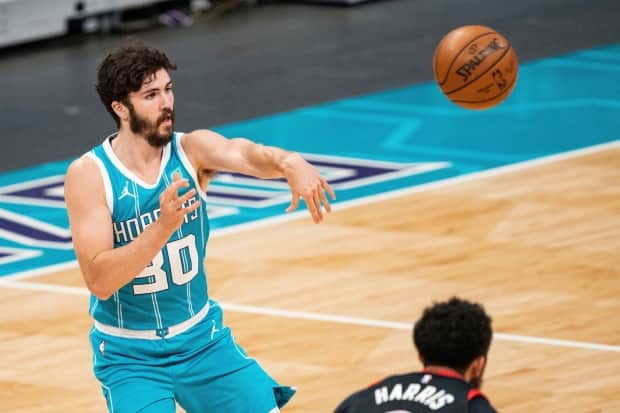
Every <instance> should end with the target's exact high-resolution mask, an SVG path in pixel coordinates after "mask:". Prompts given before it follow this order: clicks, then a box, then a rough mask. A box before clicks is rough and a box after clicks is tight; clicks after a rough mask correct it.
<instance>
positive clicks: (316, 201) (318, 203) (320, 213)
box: [312, 191, 323, 221]
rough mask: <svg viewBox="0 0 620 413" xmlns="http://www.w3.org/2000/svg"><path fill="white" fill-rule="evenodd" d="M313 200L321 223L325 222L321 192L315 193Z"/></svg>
mask: <svg viewBox="0 0 620 413" xmlns="http://www.w3.org/2000/svg"><path fill="white" fill-rule="evenodd" d="M312 200H313V201H314V207H315V208H316V214H317V216H318V218H319V221H323V211H322V210H321V197H320V196H319V191H314V193H313V194H312Z"/></svg>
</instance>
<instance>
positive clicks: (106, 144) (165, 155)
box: [102, 135, 170, 189]
mask: <svg viewBox="0 0 620 413" xmlns="http://www.w3.org/2000/svg"><path fill="white" fill-rule="evenodd" d="M114 136H115V135H112V136H108V137H107V138H105V140H104V141H103V144H102V146H103V150H104V151H105V153H106V155H108V158H109V159H110V162H112V164H113V165H114V166H115V167H116V169H118V170H119V171H120V172H121V173H122V174H123V175H125V177H126V178H128V179H130V180H132V181H134V182H135V183H137V184H139V185H140V186H141V187H143V188H145V189H153V188H156V187H157V185H158V184H159V181H160V180H161V176H162V174H163V173H164V170H165V169H166V165H167V164H168V160H169V159H170V143H168V144H167V145H166V146H164V148H163V152H162V155H161V164H160V165H159V176H158V177H157V180H156V181H155V183H153V184H148V183H146V182H144V181H143V180H142V179H140V178H139V177H138V176H137V175H136V174H134V173H133V172H131V171H130V170H129V169H128V168H127V167H126V166H125V165H123V163H122V162H121V160H120V159H118V157H117V156H116V154H115V153H114V150H113V149H112V145H111V144H110V140H111V139H112V138H113V137H114Z"/></svg>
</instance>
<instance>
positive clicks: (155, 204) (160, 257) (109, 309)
mask: <svg viewBox="0 0 620 413" xmlns="http://www.w3.org/2000/svg"><path fill="white" fill-rule="evenodd" d="M114 136H115V135H112V136H110V137H108V138H106V139H105V141H104V142H103V143H102V144H101V145H99V146H97V147H95V148H93V149H92V151H90V152H89V153H87V156H90V157H91V158H92V159H93V160H94V161H95V162H96V164H97V165H98V167H99V170H100V172H101V175H102V177H103V182H104V187H105V193H106V202H107V204H108V208H109V209H110V212H111V214H112V227H113V228H112V230H113V236H114V247H115V248H117V247H121V246H123V245H126V244H128V243H130V242H131V241H133V240H134V239H135V238H136V237H138V235H140V233H141V232H142V231H143V230H144V229H145V228H146V227H148V225H150V224H152V223H153V222H155V221H156V220H157V218H158V217H159V212H160V209H159V196H160V194H161V193H162V192H163V191H164V189H165V188H166V187H167V186H168V185H170V183H171V182H172V177H173V175H174V174H175V173H179V174H180V177H181V178H186V179H187V180H188V181H189V184H190V186H189V187H188V188H182V190H181V191H179V193H180V194H182V193H185V192H186V191H188V190H190V189H191V188H195V189H196V196H194V197H192V199H190V200H188V202H187V204H186V205H184V206H188V205H189V204H191V203H194V202H197V201H198V200H199V199H198V197H200V198H202V202H201V206H200V207H199V208H198V209H196V210H195V211H194V212H192V213H190V214H187V215H186V216H185V220H184V222H183V224H182V225H181V227H180V228H179V229H178V230H177V231H175V232H174V234H173V235H172V236H171V237H170V239H169V240H168V242H167V243H166V245H165V246H164V247H163V248H162V249H161V251H159V253H157V255H156V256H155V257H154V258H153V260H152V261H151V263H150V265H149V266H147V267H146V268H145V269H144V270H143V271H142V272H141V273H140V274H137V275H136V277H135V278H134V279H133V280H132V281H131V282H130V283H128V284H127V285H125V286H124V287H122V288H121V289H120V290H118V291H117V292H115V293H114V295H113V296H112V297H110V298H109V299H107V300H105V301H103V300H99V299H98V298H97V297H95V296H92V295H91V299H90V314H91V315H92V316H93V318H94V319H95V320H96V321H97V322H99V323H102V324H105V325H108V326H112V327H115V328H121V329H128V330H156V331H158V334H160V333H161V335H162V336H165V335H166V334H167V333H166V331H167V329H168V327H170V326H173V325H175V324H179V323H181V322H184V321H186V320H188V319H190V318H192V317H193V316H194V315H196V314H197V313H199V312H201V310H203V309H205V308H206V307H205V306H207V303H208V294H207V279H206V276H205V272H204V265H203V262H204V258H205V252H206V251H205V249H206V246H207V240H208V238H209V220H208V218H207V212H206V202H205V201H206V196H205V194H204V192H203V191H202V190H201V189H200V186H199V184H198V179H197V174H196V171H194V168H193V166H192V165H191V163H190V161H189V160H188V158H187V156H186V155H185V152H184V151H183V148H182V146H181V138H182V136H183V135H182V134H181V133H177V132H175V133H174V135H173V137H172V140H171V142H170V143H168V144H167V145H166V146H164V148H163V154H162V160H161V167H160V171H159V177H158V179H157V181H156V182H155V183H154V184H152V185H151V184H148V183H146V182H144V181H143V180H142V179H140V178H139V177H137V176H136V175H135V174H134V173H132V172H131V171H130V170H129V169H127V168H126V167H125V166H124V165H123V164H122V163H121V162H120V160H119V159H118V158H117V156H116V154H115V153H114V151H113V150H112V146H111V144H110V142H111V140H112V139H113V138H114Z"/></svg>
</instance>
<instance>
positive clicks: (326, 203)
mask: <svg viewBox="0 0 620 413" xmlns="http://www.w3.org/2000/svg"><path fill="white" fill-rule="evenodd" d="M319 197H320V198H321V202H323V207H325V210H326V211H327V212H332V206H331V205H330V204H329V200H328V199H327V197H326V196H325V191H323V188H321V189H319ZM319 205H320V204H319Z"/></svg>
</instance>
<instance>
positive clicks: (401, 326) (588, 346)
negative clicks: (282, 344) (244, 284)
mask: <svg viewBox="0 0 620 413" xmlns="http://www.w3.org/2000/svg"><path fill="white" fill-rule="evenodd" d="M0 286H3V287H8V288H15V289H18V290H29V291H44V292H51V293H59V294H68V295H80V296H89V295H90V293H89V291H88V290H87V289H86V288H83V287H71V286H64V285H54V284H44V283H35V282H16V281H9V280H3V279H0ZM219 304H220V306H221V307H222V308H223V309H224V310H226V311H232V312H237V313H248V314H261V315H269V316H274V317H282V318H292V319H297V320H299V319H301V320H310V321H323V322H328V323H339V324H348V325H359V326H366V327H380V328H389V329H393V330H411V329H412V328H413V324H411V323H402V322H397V321H386V320H376V319H370V318H359V317H349V316H341V315H334V314H318V313H310V312H307V311H291V310H283V309H280V308H270V307H256V306H252V305H243V304H232V303H221V302H220V303H219ZM493 338H494V339H495V340H500V341H513V342H518V343H528V344H541V345H547V346H556V347H570V348H577V349H585V350H596V351H608V352H613V353H620V346H614V345H609V344H598V343H588V342H584V341H572V340H558V339H553V338H545V337H532V336H524V335H520V334H506V333H494V334H493Z"/></svg>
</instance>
